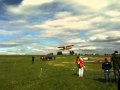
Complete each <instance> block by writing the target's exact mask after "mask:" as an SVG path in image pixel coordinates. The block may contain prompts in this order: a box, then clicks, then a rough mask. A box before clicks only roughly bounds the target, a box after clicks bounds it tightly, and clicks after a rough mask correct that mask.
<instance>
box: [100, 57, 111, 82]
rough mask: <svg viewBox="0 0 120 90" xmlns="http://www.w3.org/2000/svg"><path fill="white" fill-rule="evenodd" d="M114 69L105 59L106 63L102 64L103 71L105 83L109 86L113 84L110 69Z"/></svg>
mask: <svg viewBox="0 0 120 90" xmlns="http://www.w3.org/2000/svg"><path fill="white" fill-rule="evenodd" d="M111 68H112V65H111V62H109V61H108V58H106V57H105V61H104V62H103V63H102V69H103V70H104V76H105V82H106V83H107V84H108V83H110V82H111V78H110V69H111Z"/></svg>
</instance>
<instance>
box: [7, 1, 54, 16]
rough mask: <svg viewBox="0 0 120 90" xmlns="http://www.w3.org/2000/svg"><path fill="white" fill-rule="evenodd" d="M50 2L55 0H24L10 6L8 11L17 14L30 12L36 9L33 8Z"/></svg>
mask: <svg viewBox="0 0 120 90" xmlns="http://www.w3.org/2000/svg"><path fill="white" fill-rule="evenodd" d="M50 2H53V0H34V1H33V0H23V1H22V3H21V4H20V5H18V6H9V7H8V11H9V12H12V13H15V14H24V13H30V11H34V10H33V9H32V8H34V7H36V6H41V5H43V4H46V3H50Z"/></svg>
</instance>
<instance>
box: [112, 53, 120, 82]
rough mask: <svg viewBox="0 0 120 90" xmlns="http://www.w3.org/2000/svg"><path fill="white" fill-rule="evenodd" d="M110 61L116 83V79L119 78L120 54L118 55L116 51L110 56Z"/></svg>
mask: <svg viewBox="0 0 120 90" xmlns="http://www.w3.org/2000/svg"><path fill="white" fill-rule="evenodd" d="M111 61H112V64H113V70H114V76H115V81H116V82H118V79H119V76H120V54H118V51H115V52H114V53H113V54H112V56H111Z"/></svg>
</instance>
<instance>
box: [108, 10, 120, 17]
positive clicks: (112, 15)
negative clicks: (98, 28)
mask: <svg viewBox="0 0 120 90" xmlns="http://www.w3.org/2000/svg"><path fill="white" fill-rule="evenodd" d="M106 15H108V16H111V17H119V16H120V11H107V12H106Z"/></svg>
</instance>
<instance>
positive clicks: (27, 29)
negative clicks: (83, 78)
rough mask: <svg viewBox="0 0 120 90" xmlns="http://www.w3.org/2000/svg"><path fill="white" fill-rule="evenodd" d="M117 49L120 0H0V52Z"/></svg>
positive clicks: (31, 52) (44, 52) (36, 52)
mask: <svg viewBox="0 0 120 90" xmlns="http://www.w3.org/2000/svg"><path fill="white" fill-rule="evenodd" d="M71 44H73V45H74V47H73V49H72V50H74V51H75V52H76V53H94V52H96V53H112V52H113V51H114V50H118V51H120V0H0V54H47V53H50V52H54V53H56V52H57V51H59V50H58V48H57V47H58V46H64V45H71Z"/></svg>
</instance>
